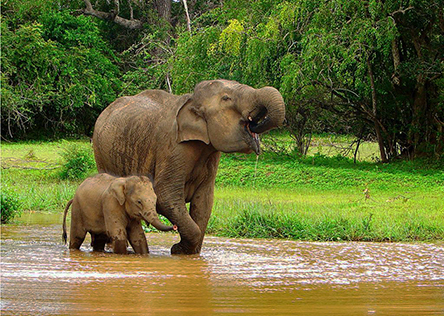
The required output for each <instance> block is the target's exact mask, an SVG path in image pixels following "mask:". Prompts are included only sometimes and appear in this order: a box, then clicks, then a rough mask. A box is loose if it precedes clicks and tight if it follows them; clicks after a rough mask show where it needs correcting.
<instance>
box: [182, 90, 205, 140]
mask: <svg viewBox="0 0 444 316" xmlns="http://www.w3.org/2000/svg"><path fill="white" fill-rule="evenodd" d="M180 102H181V105H180V107H179V109H178V111H177V115H176V125H177V142H178V143H181V142H186V141H189V140H200V141H202V142H204V143H205V144H207V145H208V144H209V143H210V138H209V137H208V129H207V122H206V120H205V116H204V113H203V111H202V109H201V108H200V107H198V106H196V105H195V104H194V102H193V99H192V97H191V96H189V95H188V96H184V97H183V98H182V99H180Z"/></svg>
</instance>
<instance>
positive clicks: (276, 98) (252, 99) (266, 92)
mask: <svg viewBox="0 0 444 316" xmlns="http://www.w3.org/2000/svg"><path fill="white" fill-rule="evenodd" d="M179 102H181V103H182V104H181V106H180V107H179V109H178V112H177V116H176V124H177V135H178V138H177V140H178V142H183V141H190V140H199V141H202V142H204V143H206V144H207V145H208V144H211V145H213V147H214V148H215V149H216V150H219V151H222V152H226V153H230V152H244V153H250V152H252V151H254V152H255V153H256V154H259V153H260V143H259V135H258V134H261V133H263V132H266V131H268V130H270V129H272V128H275V127H278V126H280V125H282V124H283V122H284V119H285V104H284V100H283V98H282V96H281V94H280V93H279V91H278V90H277V89H275V88H272V87H264V88H261V89H254V88H252V87H250V86H247V85H243V84H239V83H237V82H235V81H228V80H211V81H203V82H201V83H199V84H198V85H197V86H196V88H195V90H194V94H192V95H186V96H184V97H182V98H181V99H180V101H179Z"/></svg>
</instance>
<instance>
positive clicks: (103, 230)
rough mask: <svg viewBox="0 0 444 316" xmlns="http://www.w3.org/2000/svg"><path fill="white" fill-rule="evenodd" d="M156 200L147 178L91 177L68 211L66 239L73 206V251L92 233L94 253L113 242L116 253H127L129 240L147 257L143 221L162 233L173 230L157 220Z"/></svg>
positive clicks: (71, 240) (75, 196) (78, 190)
mask: <svg viewBox="0 0 444 316" xmlns="http://www.w3.org/2000/svg"><path fill="white" fill-rule="evenodd" d="M156 200H157V198H156V194H155V193H154V190H153V186H152V183H151V181H150V179H149V178H147V177H145V176H141V177H138V176H132V177H128V178H117V177H114V176H111V175H109V174H105V173H102V174H98V175H96V176H94V177H91V178H88V179H86V180H85V181H83V182H82V184H81V185H80V186H79V187H78V189H77V191H76V193H75V195H74V198H73V199H72V200H71V201H69V202H68V205H67V206H66V208H65V213H64V218H63V239H64V240H65V243H66V215H67V213H68V209H69V207H70V205H72V211H71V212H72V214H71V230H70V237H69V248H70V249H79V248H80V246H81V245H82V243H83V241H84V239H85V236H86V233H87V232H89V233H90V234H91V240H92V246H93V249H94V250H95V251H103V250H104V247H105V244H106V243H108V242H111V243H112V246H113V251H114V252H115V253H120V254H125V253H127V248H126V246H127V240H128V241H129V242H130V244H131V246H132V247H133V249H134V251H135V252H136V253H139V254H147V253H148V245H147V242H146V237H145V233H144V232H143V229H142V225H141V223H140V221H141V220H145V221H146V222H147V223H149V224H152V225H153V226H154V227H156V228H157V229H159V230H163V231H168V230H173V229H174V227H172V226H167V225H164V224H163V223H162V222H161V221H160V220H159V218H158V217H157V214H156Z"/></svg>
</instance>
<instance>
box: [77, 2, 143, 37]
mask: <svg viewBox="0 0 444 316" xmlns="http://www.w3.org/2000/svg"><path fill="white" fill-rule="evenodd" d="M84 1H85V5H86V8H85V9H84V10H83V11H82V12H83V14H85V15H91V16H94V17H96V18H99V19H102V20H109V21H113V22H114V23H117V24H119V25H122V26H123V27H126V28H128V29H132V30H137V29H141V28H142V25H143V23H142V21H140V20H135V19H131V20H128V19H125V18H122V17H120V16H119V15H118V13H119V11H118V10H119V7H118V6H117V7H116V11H115V12H103V11H97V10H94V8H93V6H92V4H91V2H90V1H89V0H84ZM116 2H118V1H117V0H116Z"/></svg>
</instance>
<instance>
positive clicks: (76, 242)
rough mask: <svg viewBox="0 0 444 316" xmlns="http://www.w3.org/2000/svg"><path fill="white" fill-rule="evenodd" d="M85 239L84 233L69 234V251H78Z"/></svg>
mask: <svg viewBox="0 0 444 316" xmlns="http://www.w3.org/2000/svg"><path fill="white" fill-rule="evenodd" d="M85 237H86V231H85V233H84V234H83V235H82V234H70V238H69V249H80V246H81V245H82V244H83V241H84V240H85Z"/></svg>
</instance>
